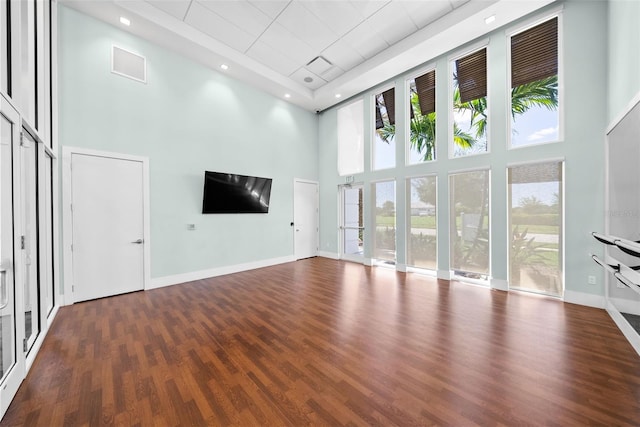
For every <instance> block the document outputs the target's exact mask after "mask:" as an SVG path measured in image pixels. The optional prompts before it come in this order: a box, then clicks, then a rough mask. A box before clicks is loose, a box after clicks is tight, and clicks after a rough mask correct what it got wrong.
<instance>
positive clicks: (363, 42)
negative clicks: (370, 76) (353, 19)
mask: <svg viewBox="0 0 640 427" xmlns="http://www.w3.org/2000/svg"><path fill="white" fill-rule="evenodd" d="M377 31H378V30H377V29H376V28H373V27H371V26H370V25H369V23H368V21H364V22H363V23H361V24H360V25H358V26H357V27H356V28H354V29H353V30H351V31H350V32H349V33H347V34H346V35H345V36H344V37H343V38H342V40H343V41H344V42H345V43H346V44H348V45H349V46H350V47H351V48H352V49H354V50H355V51H356V52H358V53H359V54H360V55H361V56H363V57H364V58H366V59H369V58H371V57H373V56H375V55H376V54H377V53H378V52H380V51H382V50H383V49H386V48H387V47H389V45H388V44H387V42H386V41H385V40H384V39H383V38H382V37H380V35H378V34H377Z"/></svg>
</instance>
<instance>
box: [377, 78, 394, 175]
mask: <svg viewBox="0 0 640 427" xmlns="http://www.w3.org/2000/svg"><path fill="white" fill-rule="evenodd" d="M394 97H395V89H393V88H391V89H389V90H385V91H384V92H382V93H379V94H377V95H375V96H374V97H373V99H374V105H375V124H376V130H375V132H374V133H373V147H372V150H371V154H372V156H373V159H372V160H373V162H372V166H373V169H374V170H376V169H388V168H393V167H395V166H396V108H395V99H394Z"/></svg>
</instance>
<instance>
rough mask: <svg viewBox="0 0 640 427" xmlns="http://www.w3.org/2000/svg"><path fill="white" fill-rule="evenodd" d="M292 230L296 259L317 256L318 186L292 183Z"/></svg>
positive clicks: (315, 184)
mask: <svg viewBox="0 0 640 427" xmlns="http://www.w3.org/2000/svg"><path fill="white" fill-rule="evenodd" d="M293 187H294V188H293V193H294V195H293V229H294V230H295V231H294V246H295V256H296V259H302V258H310V257H314V256H316V255H317V254H318V184H317V183H315V182H309V181H298V180H296V181H295V182H294V186H293Z"/></svg>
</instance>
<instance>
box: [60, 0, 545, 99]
mask: <svg viewBox="0 0 640 427" xmlns="http://www.w3.org/2000/svg"><path fill="white" fill-rule="evenodd" d="M553 1H554V0H62V3H63V4H65V5H68V6H70V7H73V8H75V9H78V10H80V11H82V12H84V13H87V14H89V15H92V16H94V17H97V18H99V19H101V20H104V21H106V22H109V23H111V24H113V25H118V26H120V27H121V28H122V29H123V30H126V31H130V32H131V33H134V34H136V35H139V36H141V37H144V38H146V39H149V40H151V41H153V42H155V43H157V44H159V45H162V46H165V47H168V48H170V49H173V50H176V51H179V52H181V53H182V54H184V55H186V56H188V57H190V58H193V59H196V60H198V61H199V62H201V63H203V64H205V65H207V66H210V67H211V68H213V69H215V70H217V71H219V72H224V73H228V74H229V75H231V76H232V77H235V78H237V79H239V80H241V81H245V82H247V83H249V84H252V85H254V86H257V87H258V88H260V89H262V90H265V91H267V92H269V93H271V94H273V95H275V96H278V97H282V98H283V99H286V100H287V101H288V102H291V103H293V104H297V105H299V106H301V107H303V108H305V109H308V110H312V111H318V110H323V109H325V108H328V107H330V106H331V105H334V104H336V103H337V102H340V101H341V100H343V99H346V98H348V97H350V96H353V95H355V94H357V93H359V92H361V91H363V90H366V89H369V88H371V87H373V86H375V85H377V84H380V83H382V82H384V81H385V80H388V79H389V78H391V77H393V76H395V75H397V74H400V73H402V72H404V71H406V70H409V69H411V68H413V67H416V66H418V65H420V64H422V63H424V62H427V61H429V60H430V59H432V58H434V57H436V56H438V55H441V54H443V53H445V52H447V51H448V50H451V49H453V48H455V47H457V46H460V45H461V44H463V43H465V42H467V41H470V40H472V39H474V38H477V37H480V36H482V35H483V34H486V33H488V32H489V31H492V30H494V29H495V28H497V27H498V26H502V25H505V24H508V23H509V22H511V21H513V20H515V19H518V18H519V17H521V16H523V15H525V14H528V13H530V12H531V11H533V10H536V9H538V8H540V7H542V6H544V5H546V4H549V3H551V2H553ZM492 15H495V21H494V22H493V23H491V24H486V23H485V18H487V17H489V16H492ZM121 16H124V17H126V18H128V19H129V20H130V21H131V25H130V26H128V27H126V26H123V25H122V24H120V23H119V19H120V17H121ZM222 64H225V65H226V66H227V67H228V68H227V69H226V70H222V69H221V68H220V66H221V65H222ZM285 94H286V95H288V97H286V98H285V96H286V95H285ZM336 95H339V97H336Z"/></svg>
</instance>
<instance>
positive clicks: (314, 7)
mask: <svg viewBox="0 0 640 427" xmlns="http://www.w3.org/2000/svg"><path fill="white" fill-rule="evenodd" d="M302 6H304V7H305V8H306V9H307V10H309V11H310V12H311V13H313V14H314V15H315V16H316V17H317V18H318V19H319V20H320V21H322V22H323V23H324V24H325V25H326V26H327V27H328V28H330V29H331V30H332V31H333V32H334V33H335V34H336V35H338V36H343V35H345V34H347V33H348V32H349V31H350V30H351V29H352V28H353V27H355V26H357V25H358V24H360V23H361V22H362V21H364V20H365V18H364V17H363V16H362V15H361V14H360V12H359V11H357V10H356V9H355V8H354V7H353V5H352V4H351V3H350V2H348V1H326V0H308V1H304V2H302Z"/></svg>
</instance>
